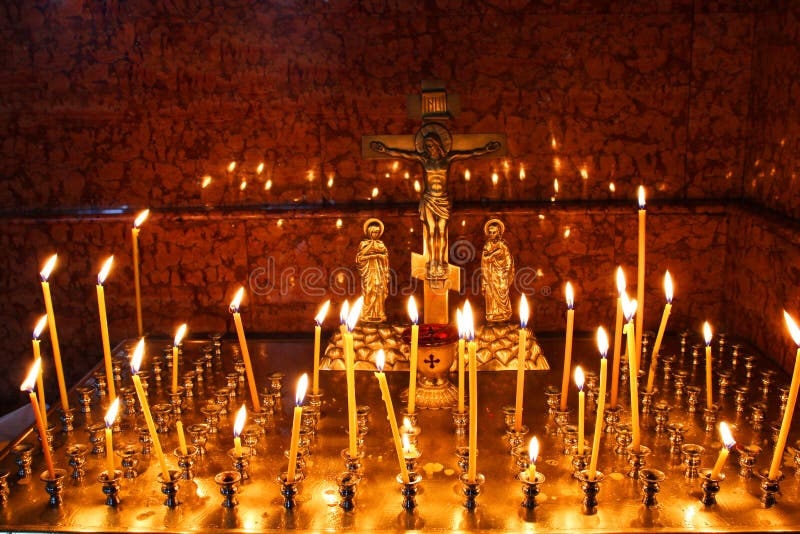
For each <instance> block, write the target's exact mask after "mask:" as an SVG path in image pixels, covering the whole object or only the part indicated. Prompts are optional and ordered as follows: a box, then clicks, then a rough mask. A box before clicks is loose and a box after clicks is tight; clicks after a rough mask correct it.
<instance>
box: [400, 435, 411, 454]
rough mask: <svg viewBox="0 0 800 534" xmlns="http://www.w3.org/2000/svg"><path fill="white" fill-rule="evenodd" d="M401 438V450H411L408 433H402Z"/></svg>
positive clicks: (406, 451) (407, 451)
mask: <svg viewBox="0 0 800 534" xmlns="http://www.w3.org/2000/svg"><path fill="white" fill-rule="evenodd" d="M401 439H402V440H403V452H405V453H409V452H411V440H410V439H409V437H408V434H403V437H402V438H401Z"/></svg>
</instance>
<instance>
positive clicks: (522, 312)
mask: <svg viewBox="0 0 800 534" xmlns="http://www.w3.org/2000/svg"><path fill="white" fill-rule="evenodd" d="M529 316H530V310H529V309H528V299H527V298H525V295H522V298H521V299H520V300H519V327H520V328H525V327H526V326H528V317H529Z"/></svg>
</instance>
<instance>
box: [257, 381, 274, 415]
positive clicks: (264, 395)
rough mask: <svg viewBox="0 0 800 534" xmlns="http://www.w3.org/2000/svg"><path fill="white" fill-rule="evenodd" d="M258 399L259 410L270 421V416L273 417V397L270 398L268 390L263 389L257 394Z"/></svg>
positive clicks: (266, 388) (270, 394)
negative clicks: (262, 411)
mask: <svg viewBox="0 0 800 534" xmlns="http://www.w3.org/2000/svg"><path fill="white" fill-rule="evenodd" d="M258 398H259V400H260V401H261V409H262V410H264V412H266V414H267V418H268V419H270V420H271V419H272V416H274V415H275V397H273V396H272V393H270V391H269V388H268V387H265V388H264V390H263V391H262V392H261V393H259V394H258Z"/></svg>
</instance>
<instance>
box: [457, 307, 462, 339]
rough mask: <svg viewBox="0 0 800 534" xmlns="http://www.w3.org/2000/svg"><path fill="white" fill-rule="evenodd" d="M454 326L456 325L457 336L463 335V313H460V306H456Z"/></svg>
mask: <svg viewBox="0 0 800 534" xmlns="http://www.w3.org/2000/svg"><path fill="white" fill-rule="evenodd" d="M456 327H458V337H459V338H463V337H464V314H462V313H461V308H456Z"/></svg>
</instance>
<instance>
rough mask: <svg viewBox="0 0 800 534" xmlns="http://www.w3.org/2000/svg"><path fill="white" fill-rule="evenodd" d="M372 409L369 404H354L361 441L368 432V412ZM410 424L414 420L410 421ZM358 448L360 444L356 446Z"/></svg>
mask: <svg viewBox="0 0 800 534" xmlns="http://www.w3.org/2000/svg"><path fill="white" fill-rule="evenodd" d="M371 411H372V408H370V407H369V406H356V429H357V433H358V437H359V438H361V441H362V442H363V440H364V436H366V435H367V433H368V432H369V414H370V412H371ZM411 424H412V425H413V424H414V422H413V421H412V423H411ZM358 447H359V448H361V447H362V445H359V446H358Z"/></svg>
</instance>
